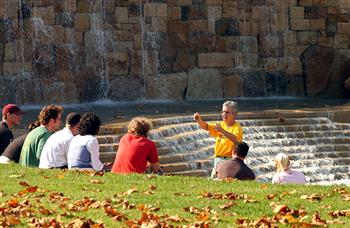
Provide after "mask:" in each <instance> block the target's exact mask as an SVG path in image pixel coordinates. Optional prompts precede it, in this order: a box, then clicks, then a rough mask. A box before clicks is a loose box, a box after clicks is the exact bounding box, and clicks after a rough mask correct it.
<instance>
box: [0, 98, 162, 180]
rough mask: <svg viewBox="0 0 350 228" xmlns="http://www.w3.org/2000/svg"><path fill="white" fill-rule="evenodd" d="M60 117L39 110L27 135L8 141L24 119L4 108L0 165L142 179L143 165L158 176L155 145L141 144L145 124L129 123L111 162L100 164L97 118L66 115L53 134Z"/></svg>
mask: <svg viewBox="0 0 350 228" xmlns="http://www.w3.org/2000/svg"><path fill="white" fill-rule="evenodd" d="M62 113H63V108H62V107H61V106H57V105H49V106H46V107H44V108H43V109H42V110H41V111H40V113H39V115H38V121H36V122H34V123H31V124H30V126H29V133H27V134H25V135H22V136H20V137H18V138H16V139H14V140H12V139H13V134H12V131H11V129H12V128H13V127H14V126H16V125H18V124H20V122H21V119H22V115H23V114H24V113H23V112H22V111H21V109H20V108H19V107H18V106H16V105H14V104H9V105H6V106H5V107H4V108H3V111H2V114H3V120H2V124H1V127H0V145H1V148H2V151H0V153H1V156H0V163H2V164H6V163H10V162H18V163H20V164H21V165H23V166H29V167H39V168H43V169H49V168H61V169H64V168H68V169H89V170H95V171H103V170H110V171H111V172H113V173H144V172H145V171H146V169H147V165H148V164H149V169H150V170H151V171H152V172H154V173H160V172H161V170H160V167H159V159H158V153H157V149H156V146H155V143H154V142H152V141H151V140H149V139H148V138H147V134H148V132H149V131H150V130H151V128H152V123H151V122H150V121H149V120H148V119H146V118H141V117H136V118H134V119H132V120H131V121H130V123H129V126H128V132H127V134H125V135H124V136H123V137H122V138H121V139H120V142H119V148H118V152H117V155H116V158H115V161H114V162H113V163H112V162H107V163H102V162H101V161H100V158H99V157H100V152H99V151H100V150H99V143H98V140H97V138H96V135H97V134H98V133H99V130H100V126H101V121H100V119H99V117H98V116H97V115H96V114H95V113H92V112H87V113H85V114H83V115H80V114H79V113H75V112H72V113H69V114H68V115H67V118H66V123H65V127H64V128H63V129H61V130H59V128H60V126H61V122H62V121H61V118H62Z"/></svg>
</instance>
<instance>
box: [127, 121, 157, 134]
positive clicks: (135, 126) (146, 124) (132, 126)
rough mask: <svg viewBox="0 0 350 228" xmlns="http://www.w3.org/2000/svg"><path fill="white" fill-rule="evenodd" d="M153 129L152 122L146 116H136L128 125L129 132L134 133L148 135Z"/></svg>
mask: <svg viewBox="0 0 350 228" xmlns="http://www.w3.org/2000/svg"><path fill="white" fill-rule="evenodd" d="M151 129H152V122H151V121H150V120H149V119H147V118H145V117H135V118H134V119H132V120H131V121H130V123H129V125H128V133H129V134H132V135H137V136H142V137H147V134H148V132H149V131H150V130H151Z"/></svg>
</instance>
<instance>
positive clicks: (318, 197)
mask: <svg viewBox="0 0 350 228" xmlns="http://www.w3.org/2000/svg"><path fill="white" fill-rule="evenodd" d="M323 197H324V196H323V195H318V194H311V195H302V196H300V199H306V200H309V201H311V202H312V201H316V200H317V201H321V200H322V199H323Z"/></svg>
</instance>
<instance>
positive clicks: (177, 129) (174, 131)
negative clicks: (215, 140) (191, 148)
mask: <svg viewBox="0 0 350 228" xmlns="http://www.w3.org/2000/svg"><path fill="white" fill-rule="evenodd" d="M239 122H240V124H241V125H242V127H243V129H244V130H245V132H246V133H249V132H251V131H249V128H250V127H258V126H262V127H263V126H265V127H269V126H270V127H269V128H272V127H274V126H279V128H283V126H290V125H297V126H301V125H307V126H309V125H319V124H323V125H329V127H330V128H331V127H334V128H335V126H334V125H332V124H331V122H330V120H329V119H326V118H313V119H312V118H311V119H308V118H297V119H296V118H294V119H293V118H292V119H288V120H285V122H283V123H281V122H279V120H277V119H265V120H264V119H253V120H240V121H239ZM281 126H282V127H281ZM245 128H248V129H245ZM289 128H290V127H289ZM198 129H200V128H199V127H198V124H197V123H196V122H190V123H179V124H171V125H166V126H161V127H159V128H156V129H153V130H151V132H150V138H152V139H162V138H165V137H170V136H174V135H178V134H181V133H187V132H195V131H196V130H198Z"/></svg>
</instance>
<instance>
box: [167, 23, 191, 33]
mask: <svg viewBox="0 0 350 228" xmlns="http://www.w3.org/2000/svg"><path fill="white" fill-rule="evenodd" d="M168 28H169V32H176V33H187V32H188V31H189V30H190V25H189V24H188V23H187V22H182V21H168Z"/></svg>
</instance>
